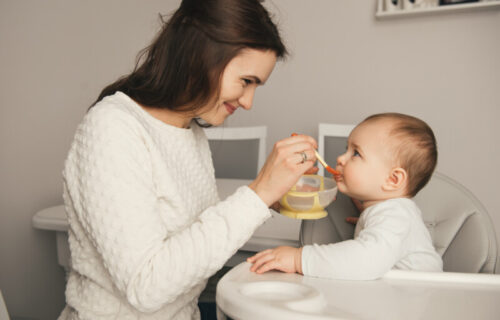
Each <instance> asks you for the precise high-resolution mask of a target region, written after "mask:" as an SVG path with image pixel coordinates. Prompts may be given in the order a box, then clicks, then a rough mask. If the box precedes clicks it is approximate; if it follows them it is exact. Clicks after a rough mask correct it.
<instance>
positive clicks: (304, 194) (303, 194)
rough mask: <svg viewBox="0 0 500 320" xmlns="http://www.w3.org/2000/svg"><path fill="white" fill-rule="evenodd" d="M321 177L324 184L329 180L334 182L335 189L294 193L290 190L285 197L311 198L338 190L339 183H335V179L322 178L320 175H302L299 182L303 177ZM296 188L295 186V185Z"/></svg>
mask: <svg viewBox="0 0 500 320" xmlns="http://www.w3.org/2000/svg"><path fill="white" fill-rule="evenodd" d="M304 176H306V177H319V178H320V179H323V183H324V181H325V180H326V179H327V180H330V181H333V182H334V183H335V187H333V188H330V189H323V190H320V191H292V190H289V191H287V193H286V194H285V195H290V196H295V197H303V198H305V197H310V196H313V195H314V194H319V193H324V192H332V191H334V190H336V189H337V188H338V186H337V181H335V179H333V178H330V177H325V176H321V175H319V174H304V175H302V176H301V177H300V178H299V180H300V179H301V178H302V177H304ZM294 186H295V185H294Z"/></svg>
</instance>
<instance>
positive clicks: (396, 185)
mask: <svg viewBox="0 0 500 320" xmlns="http://www.w3.org/2000/svg"><path fill="white" fill-rule="evenodd" d="M407 182H408V174H407V173H406V170H405V169H403V168H399V167H398V168H393V169H392V170H391V171H390V172H389V176H388V177H387V180H386V182H385V184H384V186H383V189H384V191H389V192H394V191H404V190H405V189H406V186H407Z"/></svg>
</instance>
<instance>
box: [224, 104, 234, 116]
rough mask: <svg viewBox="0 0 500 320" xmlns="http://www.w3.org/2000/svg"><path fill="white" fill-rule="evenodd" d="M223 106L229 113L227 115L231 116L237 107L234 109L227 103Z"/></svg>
mask: <svg viewBox="0 0 500 320" xmlns="http://www.w3.org/2000/svg"><path fill="white" fill-rule="evenodd" d="M224 106H225V107H226V110H227V112H229V114H233V113H234V112H235V111H236V109H237V107H235V106H233V105H232V104H230V103H227V102H224Z"/></svg>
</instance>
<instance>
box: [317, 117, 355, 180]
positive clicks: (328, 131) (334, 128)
mask: <svg viewBox="0 0 500 320" xmlns="http://www.w3.org/2000/svg"><path fill="white" fill-rule="evenodd" d="M352 129H354V125H350V124H330V123H320V124H319V128H318V153H319V154H320V156H322V157H323V159H325V161H326V163H328V165H330V166H331V167H333V168H335V165H336V163H337V157H338V156H339V155H341V154H342V153H344V152H345V148H346V145H347V137H349V134H350V133H351V131H352ZM318 169H319V171H318V174H319V175H324V170H325V169H324V168H323V166H318Z"/></svg>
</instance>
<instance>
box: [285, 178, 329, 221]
mask: <svg viewBox="0 0 500 320" xmlns="http://www.w3.org/2000/svg"><path fill="white" fill-rule="evenodd" d="M336 196H337V183H336V182H335V180H334V179H331V178H326V177H323V176H318V175H303V176H302V177H300V179H299V181H297V183H296V184H295V185H294V186H293V187H292V189H290V191H288V192H287V193H286V194H285V195H284V196H283V197H282V198H281V199H280V204H281V209H280V213H281V214H282V215H285V216H287V217H290V218H294V219H320V218H323V217H326V215H327V214H328V213H327V212H326V210H325V208H326V207H327V206H328V205H329V204H330V203H332V202H333V201H334V200H335V199H336Z"/></svg>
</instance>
